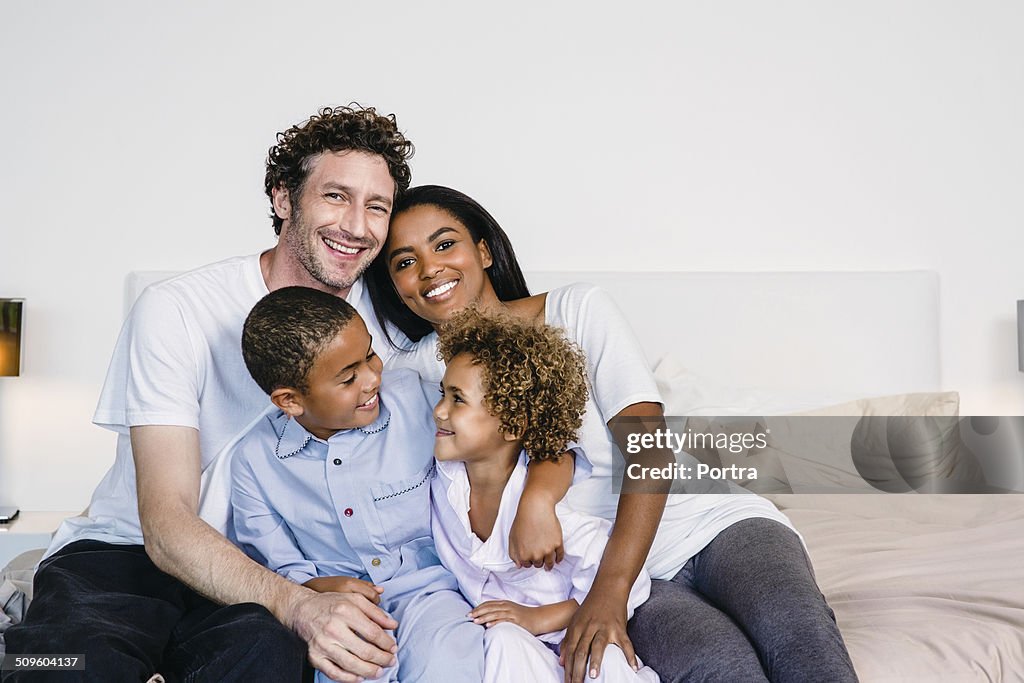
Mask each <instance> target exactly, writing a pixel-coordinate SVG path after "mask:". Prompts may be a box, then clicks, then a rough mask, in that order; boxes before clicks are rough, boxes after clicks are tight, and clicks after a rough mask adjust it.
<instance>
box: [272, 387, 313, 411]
mask: <svg viewBox="0 0 1024 683" xmlns="http://www.w3.org/2000/svg"><path fill="white" fill-rule="evenodd" d="M270 400H271V401H272V402H273V404H274V405H275V406H277V407H278V408H280V409H281V410H282V411H283V412H284V414H285V415H287V416H289V417H299V416H300V415H302V413H304V412H305V408H304V407H303V405H302V393H301V392H300V391H299V390H298V389H295V388H293V387H281V388H280V389H274V392H273V393H272V394H270Z"/></svg>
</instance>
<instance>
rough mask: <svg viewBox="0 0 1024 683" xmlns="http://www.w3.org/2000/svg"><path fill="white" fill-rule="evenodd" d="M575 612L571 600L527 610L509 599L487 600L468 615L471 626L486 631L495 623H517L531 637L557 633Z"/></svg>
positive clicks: (575, 608) (576, 607)
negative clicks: (472, 624)
mask: <svg viewBox="0 0 1024 683" xmlns="http://www.w3.org/2000/svg"><path fill="white" fill-rule="evenodd" d="M577 609H579V603H577V602H576V601H575V600H563V601H562V602H556V603H555V604H553V605H541V606H540V607H527V606H525V605H520V604H519V603H515V602H512V601H510V600H488V601H487V602H482V603H480V604H479V605H477V607H476V608H474V609H473V611H472V612H470V613H469V616H471V617H472V618H473V623H474V624H483V626H484V628H490V627H492V626H494V625H495V624H500V623H502V622H509V623H512V624H517V625H519V626H521V627H523V628H524V629H526V630H527V631H529V632H530V633H532V634H533V635H535V636H539V635H543V634H545V633H554V632H556V631H561V630H562V629H563V628H565V627H566V625H567V624H568V623H569V620H570V619H572V615H573V614H575V613H576V610H577Z"/></svg>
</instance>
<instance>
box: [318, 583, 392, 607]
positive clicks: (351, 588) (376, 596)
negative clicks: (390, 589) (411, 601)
mask: <svg viewBox="0 0 1024 683" xmlns="http://www.w3.org/2000/svg"><path fill="white" fill-rule="evenodd" d="M302 585H303V586H305V587H306V588H312V589H313V590H315V591H316V592H317V593H357V594H359V595H362V596H363V597H364V598H366V599H367V600H369V601H370V602H372V603H373V604H375V605H380V594H381V593H383V592H384V589H383V588H381V587H380V586H375V585H374V584H372V583H370V582H369V581H363V580H362V579H356V578H353V577H351V576H320V577H317V578H315V579H310V580H309V581H307V582H306V583H304V584H302Z"/></svg>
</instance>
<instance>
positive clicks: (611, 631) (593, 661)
mask: <svg viewBox="0 0 1024 683" xmlns="http://www.w3.org/2000/svg"><path fill="white" fill-rule="evenodd" d="M627 595H628V593H627ZM611 644H615V645H618V646H619V647H620V648H621V649H622V652H623V654H625V655H626V661H627V662H629V665H630V666H632V667H633V670H634V671H637V670H638V667H637V661H636V653H635V652H633V643H632V642H630V640H629V636H628V635H626V597H625V596H619V595H613V594H612V593H611V592H606V591H602V590H600V589H598V590H591V591H590V594H589V595H587V597H586V599H585V600H584V601H583V604H582V605H580V607H579V609H578V610H576V613H575V614H574V615H573V617H572V619H570V620H569V625H568V627H567V628H566V631H565V638H564V639H563V640H562V647H561V654H560V655H559V656H558V662H559V664H561V665H562V666H563V667H564V668H565V683H583V681H584V680H585V679H586V677H587V662H588V661H589V662H590V668H589V676H590V678H596V677H597V675H598V673H600V671H601V660H602V659H603V658H604V650H605V648H606V647H607V646H608V645H611Z"/></svg>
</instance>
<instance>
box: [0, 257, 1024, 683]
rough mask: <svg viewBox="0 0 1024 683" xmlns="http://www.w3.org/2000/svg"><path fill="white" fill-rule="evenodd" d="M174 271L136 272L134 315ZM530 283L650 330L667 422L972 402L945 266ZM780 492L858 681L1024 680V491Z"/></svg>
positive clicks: (938, 408) (533, 276)
mask: <svg viewBox="0 0 1024 683" xmlns="http://www.w3.org/2000/svg"><path fill="white" fill-rule="evenodd" d="M166 275H168V273H134V274H132V275H131V276H129V278H128V280H127V284H126V294H125V298H126V306H127V305H128V304H130V302H132V301H134V298H135V296H137V294H138V292H139V291H141V288H142V287H144V286H145V285H146V284H148V283H149V282H152V281H154V280H156V279H160V277H163V276H166ZM527 279H528V281H529V283H530V286H531V289H532V290H534V291H543V290H547V289H550V288H551V287H554V286H558V285H561V284H567V283H569V282H574V281H588V282H593V283H595V284H598V285H601V286H603V287H604V288H605V289H607V290H608V291H609V293H610V294H611V296H612V297H613V299H615V300H616V302H617V303H618V304H619V306H620V308H621V309H622V311H623V313H624V314H625V316H626V317H627V319H628V320H629V321H630V322H631V324H632V325H633V328H634V330H635V331H636V332H637V336H638V338H639V339H640V340H641V344H642V345H643V347H644V350H645V353H646V354H647V357H648V360H649V361H650V363H651V365H652V368H654V369H655V374H656V377H657V378H658V380H659V384H660V386H661V387H662V391H663V393H664V394H665V396H666V405H667V412H669V413H676V414H706V415H728V414H732V415H755V414H756V415H785V414H789V413H798V412H806V411H808V410H813V409H820V408H821V407H823V406H836V405H837V404H839V407H838V408H834V409H832V414H848V413H849V411H854V412H853V413H849V414H856V411H862V412H863V411H872V410H873V411H875V413H876V414H897V413H898V414H906V415H913V414H933V413H934V414H941V415H950V414H952V415H955V414H956V411H957V409H958V402H957V397H956V394H955V393H951V392H942V391H940V388H942V382H941V377H940V357H939V313H938V310H939V309H938V296H939V283H938V278H937V276H936V275H935V274H934V273H929V272H891V273H608V272H603V273H568V272H562V273H550V272H549V273H541V272H536V273H528V276H527ZM883 396H884V397H888V398H886V399H878V398H876V397H883ZM769 498H770V499H771V500H772V501H773V502H774V503H775V504H776V505H777V506H778V507H779V508H780V509H781V510H783V511H784V512H785V513H786V514H787V515H788V516H789V517H790V519H791V520H792V521H793V522H794V524H795V525H796V527H797V528H798V530H799V531H800V533H801V535H802V536H803V539H804V541H805V543H806V545H807V548H808V550H809V553H810V555H811V559H812V561H813V564H814V567H815V571H816V575H817V579H818V582H819V585H820V587H821V589H822V591H823V592H824V593H825V596H826V598H827V599H828V601H829V603H830V604H831V606H832V608H833V609H834V610H835V613H836V618H837V621H838V623H839V627H840V630H841V631H842V633H843V637H844V638H845V640H846V643H847V646H848V647H849V649H850V654H851V656H852V658H853V661H854V665H855V667H856V669H857V671H858V674H859V675H860V677H861V680H862V681H864V682H865V683H881V682H887V681H1022V680H1024V580H1022V579H1024V576H1022V575H1024V571H1022V568H1024V498H1020V497H1018V496H1015V495H921V494H916V493H912V494H904V495H867V494H864V495H861V494H850V493H842V494H786V493H773V494H769ZM21 562H22V564H23V565H24V564H25V563H26V562H28V563H30V562H31V558H27V559H26V558H22V559H21ZM25 573H26V572H25V571H24V570H23V571H22V572H21V574H20V575H17V577H18V578H21V579H24V578H25ZM8 574H9V575H10V574H11V572H8ZM20 585H21V586H22V587H25V585H24V584H20Z"/></svg>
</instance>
